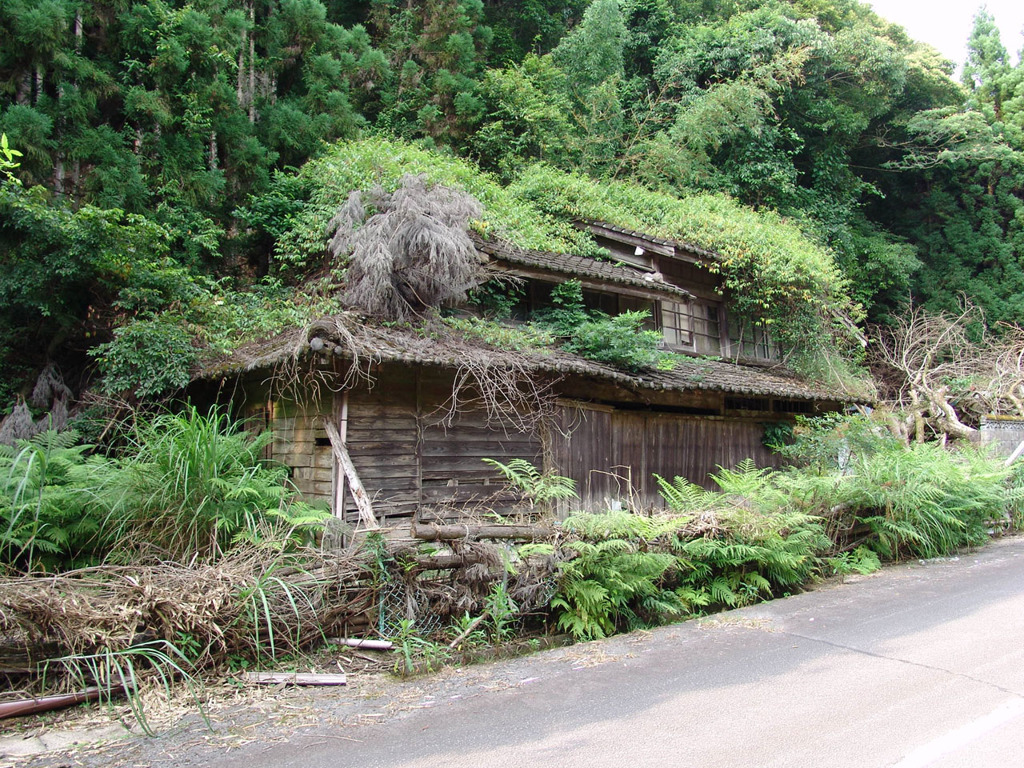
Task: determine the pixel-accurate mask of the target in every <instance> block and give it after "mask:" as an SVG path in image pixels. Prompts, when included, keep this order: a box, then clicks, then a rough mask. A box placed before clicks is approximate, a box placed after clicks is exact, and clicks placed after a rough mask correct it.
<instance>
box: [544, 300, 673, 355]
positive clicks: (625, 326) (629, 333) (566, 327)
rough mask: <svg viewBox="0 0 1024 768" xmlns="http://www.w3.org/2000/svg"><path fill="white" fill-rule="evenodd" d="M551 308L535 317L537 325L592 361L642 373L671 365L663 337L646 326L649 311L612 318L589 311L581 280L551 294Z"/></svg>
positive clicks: (567, 347)
mask: <svg viewBox="0 0 1024 768" xmlns="http://www.w3.org/2000/svg"><path fill="white" fill-rule="evenodd" d="M551 303H552V305H553V306H552V307H550V308H548V309H544V310H541V311H539V312H537V313H536V320H537V322H538V323H539V324H540V325H542V326H544V327H546V328H548V329H550V330H551V332H552V333H554V334H556V335H557V336H560V337H562V339H563V341H562V347H564V348H565V349H566V350H568V351H569V352H573V353H575V354H577V355H580V356H581V357H585V358H587V359H589V360H595V361H597V362H599V363H607V364H609V365H613V366H616V367H618V368H623V369H625V370H627V371H634V372H635V371H641V370H643V369H644V368H652V367H654V366H661V365H662V364H664V363H667V364H669V366H670V364H671V356H670V355H668V354H667V353H665V352H663V351H662V350H661V349H660V348H659V346H660V344H661V341H662V336H661V334H660V333H658V332H657V331H652V330H650V329H648V328H647V327H646V326H645V322H646V320H647V319H648V318H649V316H650V315H649V314H648V313H647V312H646V311H638V312H623V313H622V314H620V315H616V316H615V317H609V316H608V315H605V314H604V313H602V312H591V311H588V310H587V308H586V306H585V305H584V303H583V287H582V285H581V284H580V282H579V280H567V281H565V282H564V283H561V284H559V285H557V286H555V288H554V289H552V291H551Z"/></svg>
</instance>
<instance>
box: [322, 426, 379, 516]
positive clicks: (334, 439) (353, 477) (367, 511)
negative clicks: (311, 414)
mask: <svg viewBox="0 0 1024 768" xmlns="http://www.w3.org/2000/svg"><path fill="white" fill-rule="evenodd" d="M324 430H325V431H326V432H327V438H328V439H329V440H330V441H331V450H332V451H333V452H334V458H336V459H337V460H338V463H339V464H341V467H342V469H344V470H345V477H346V479H347V480H348V486H349V491H350V492H351V493H352V498H353V499H354V500H355V502H356V507H357V508H358V509H359V520H360V522H362V524H363V525H365V526H366V527H367V528H380V524H379V523H378V522H377V516H376V515H374V514H373V505H372V504H371V503H370V497H369V496H367V494H366V489H365V488H363V483H362V481H361V480H360V479H359V475H358V474H357V473H356V467H355V464H353V463H352V457H351V456H349V454H348V449H347V448H345V441H344V440H342V439H341V434H340V433H339V432H338V428H337V427H336V426H334V423H333V422H332V421H330V420H328V419H325V420H324Z"/></svg>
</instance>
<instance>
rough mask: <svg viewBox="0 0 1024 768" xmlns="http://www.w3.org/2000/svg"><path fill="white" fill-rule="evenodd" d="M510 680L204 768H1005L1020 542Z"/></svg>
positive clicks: (1022, 569)
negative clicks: (504, 684) (394, 716)
mask: <svg viewBox="0 0 1024 768" xmlns="http://www.w3.org/2000/svg"><path fill="white" fill-rule="evenodd" d="M604 649H607V651H608V652H607V653H605V652H603V650H604ZM521 670H522V672H520V674H524V673H529V672H530V671H531V670H532V671H535V672H537V674H535V675H534V676H531V677H525V678H522V679H519V680H512V682H511V684H510V685H509V686H508V687H505V688H504V689H503V690H498V691H494V692H489V693H486V694H482V695H473V696H468V697H461V696H458V695H456V696H450V697H445V696H438V697H430V696H428V697H427V698H426V700H425V701H424V702H423V704H422V706H421V708H419V709H416V710H414V711H413V712H412V713H411V714H408V715H406V716H404V717H400V718H398V719H395V720H391V721H390V722H387V723H384V724H382V725H376V726H358V727H346V728H342V729H333V730H330V731H327V730H322V731H320V732H314V733H310V732H306V733H305V734H304V735H302V736H296V737H295V738H293V739H291V740H290V741H289V743H287V744H281V745H276V746H273V747H270V748H269V749H267V750H265V751H263V752H258V753H253V752H252V751H248V752H247V753H246V754H245V756H244V757H243V758H240V759H234V760H224V759H221V760H219V761H216V760H215V761H211V762H210V763H208V764H209V765H215V766H219V767H220V768H262V767H263V766H274V767H275V768H277V767H280V768H284V767H285V766H302V767H303V768H321V767H323V768H326V767H327V766H338V767H345V768H348V767H351V768H357V767H358V768H375V767H378V766H379V767H381V768H383V767H384V766H388V767H396V768H397V767H398V766H402V767H403V768H427V767H428V766H431V767H432V766H444V768H463V767H464V766H465V767H467V768H468V767H469V766H472V768H490V767H491V766H494V767H495V768H516V767H517V766H540V765H552V766H587V768H603V767H604V766H609V767H610V766H614V767H615V768H622V767H623V766H625V767H626V768H630V767H631V766H645V767H646V766H672V767H673V768H682V767H686V766H694V767H695V768H696V767H697V766H699V767H700V768H714V767H716V766H722V767H728V768H738V767H743V768H749V767H751V766H787V767H789V766H794V767H802V766H809V767H815V768H816V767H818V766H828V767H829V768H842V767H844V766H850V767H851V768H853V767H856V768H870V767H871V766H896V767H897V768H924V766H930V767H931V766H934V767H935V768H939V767H941V768H952V767H953V766H965V767H966V766H970V768H991V767H992V766H1014V767H1015V768H1017V767H1019V766H1024V539H1020V538H1017V539H1009V540H1004V541H1001V542H997V543H996V544H994V545H993V546H992V547H990V548H988V549H986V550H984V551H983V552H981V553H977V554H970V555H965V556H963V557H961V558H959V559H954V560H948V561H939V562H929V563H926V564H920V565H912V566H909V567H900V568H895V569H887V570H885V571H884V572H882V573H879V574H875V575H873V576H871V577H867V578H861V579H857V580H856V583H847V584H844V585H841V586H838V587H835V588H831V589H823V590H819V591H815V592H810V593H806V594H802V595H797V596H795V597H791V598H788V599H785V600H777V601H775V602H772V603H767V604H764V605H761V606H755V607H752V608H748V609H744V610H741V611H733V612H730V613H728V614H721V615H720V616H719V617H717V618H716V619H714V620H712V621H705V622H702V623H697V622H688V623H686V624H681V625H677V626H673V627H665V628H662V629H659V630H656V631H654V632H651V633H647V634H644V635H641V636H639V637H636V638H633V639H629V638H616V639H614V640H612V641H610V642H609V643H608V644H595V645H594V646H593V647H592V648H591V649H590V653H589V655H587V656H584V657H581V661H580V663H579V664H571V663H561V664H543V663H540V664H534V665H533V666H526V667H522V668H521ZM514 674H515V672H513V675H514Z"/></svg>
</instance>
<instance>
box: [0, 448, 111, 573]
mask: <svg viewBox="0 0 1024 768" xmlns="http://www.w3.org/2000/svg"><path fill="white" fill-rule="evenodd" d="M78 440H79V435H78V433H77V432H75V431H68V432H62V433H58V432H55V431H53V430H48V431H46V432H42V433H40V434H38V435H36V436H34V437H32V438H31V439H29V440H19V441H18V443H17V445H16V446H15V447H14V448H11V447H9V446H2V445H0V563H2V564H6V565H8V566H13V567H15V568H17V569H20V570H25V571H32V570H40V569H43V570H50V569H53V568H55V567H58V566H61V565H63V566H73V565H80V564H83V561H84V560H86V559H87V558H88V555H89V551H90V548H91V547H92V546H93V544H94V540H95V536H96V534H97V532H98V530H99V527H100V523H101V520H102V517H101V516H100V515H99V514H97V512H96V509H95V507H94V506H93V505H91V504H89V501H90V498H91V488H92V484H91V479H90V478H91V475H92V474H93V473H94V471H95V470H96V469H97V468H98V466H99V464H100V463H101V462H102V461H103V460H102V459H100V458H94V459H91V460H90V459H88V458H87V453H88V451H89V450H90V449H91V446H89V445H78V444H77V443H78Z"/></svg>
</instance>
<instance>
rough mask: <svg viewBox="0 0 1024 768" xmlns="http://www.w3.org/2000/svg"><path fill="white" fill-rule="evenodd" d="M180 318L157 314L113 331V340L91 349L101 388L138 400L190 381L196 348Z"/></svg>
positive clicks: (163, 392)
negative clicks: (101, 380)
mask: <svg viewBox="0 0 1024 768" xmlns="http://www.w3.org/2000/svg"><path fill="white" fill-rule="evenodd" d="M192 341H193V340H192V334H190V333H189V332H188V330H187V329H186V328H185V327H183V325H182V323H181V321H180V318H175V317H173V316H170V315H160V316H157V317H155V318H153V319H151V320H136V321H134V322H131V323H129V324H128V325H125V326H122V327H121V328H118V329H117V330H116V331H114V339H113V341H109V342H107V343H106V344H100V345H98V346H96V347H95V348H94V349H92V350H91V351H90V352H89V354H90V355H92V356H93V357H94V358H95V359H96V362H97V363H98V364H99V369H100V373H101V374H102V375H103V382H102V386H103V389H104V390H105V391H107V392H110V393H115V394H120V393H123V392H131V393H132V394H134V396H135V397H137V398H139V399H143V398H147V397H153V396H155V395H161V394H165V393H167V392H170V391H172V390H176V389H181V388H182V387H184V386H185V385H186V384H188V383H189V381H191V380H192V366H193V365H194V364H195V362H196V359H197V349H196V347H194V346H193V343H192Z"/></svg>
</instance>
